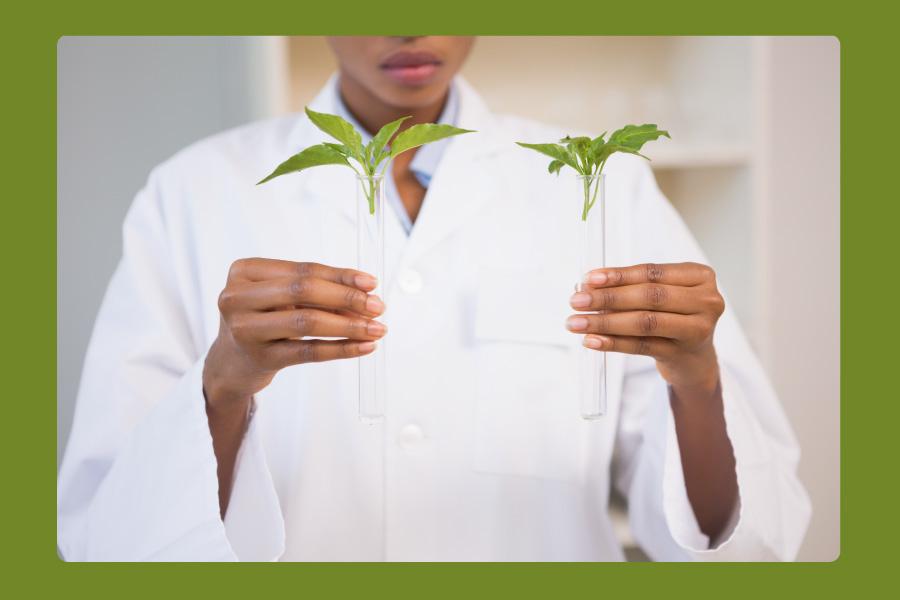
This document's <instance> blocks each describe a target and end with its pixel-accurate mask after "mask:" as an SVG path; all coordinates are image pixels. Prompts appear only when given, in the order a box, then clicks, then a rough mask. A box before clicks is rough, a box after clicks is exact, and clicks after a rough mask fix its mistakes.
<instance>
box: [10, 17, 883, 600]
mask: <svg viewBox="0 0 900 600" xmlns="http://www.w3.org/2000/svg"><path fill="white" fill-rule="evenodd" d="M356 4H358V5H361V4H363V3H356ZM504 4H505V3H504ZM610 4H611V3H598V2H590V3H588V2H581V1H578V2H568V3H565V4H564V5H556V6H552V7H548V6H547V5H546V4H543V5H535V6H534V8H531V9H525V8H520V9H519V10H518V12H516V13H515V14H514V15H513V14H511V13H510V12H509V11H510V10H512V9H511V8H502V9H501V8H498V7H487V6H486V4H485V3H484V2H483V0H482V1H481V2H472V1H471V0H462V1H458V2H453V3H452V4H451V3H445V4H444V5H442V6H440V7H436V6H434V5H431V4H430V3H410V2H402V1H401V2H394V3H393V5H392V7H391V9H390V14H387V12H388V11H387V9H385V5H384V4H379V5H377V6H378V10H379V11H380V12H381V13H382V14H380V15H379V16H377V17H375V18H370V17H368V16H365V15H364V14H363V13H362V12H358V13H356V14H355V15H354V14H352V13H351V9H350V7H349V6H348V3H346V2H344V3H342V4H341V6H340V9H339V11H338V12H339V14H340V19H341V22H338V21H337V19H336V18H335V17H334V15H333V14H330V13H333V12H336V11H337V9H336V8H334V7H336V5H334V4H331V3H323V4H320V5H316V6H310V5H308V4H307V3H299V2H292V3H289V2H278V3H263V4H259V5H250V6H247V5H243V6H242V5H235V4H232V5H231V6H227V5H226V4H225V3H216V4H213V3H209V4H208V6H200V5H197V6H192V5H190V6H189V5H188V4H186V3H185V2H183V0H182V1H181V2H172V1H171V0H163V1H161V2H156V3H154V4H153V5H140V8H139V9H136V8H135V7H134V6H132V5H128V4H124V3H121V2H110V1H105V2H78V3H70V4H67V5H65V6H61V7H50V6H47V5H43V4H36V5H31V6H28V7H26V6H25V5H24V4H17V5H15V6H14V7H12V8H7V9H6V10H5V11H4V12H5V13H6V19H4V20H5V22H6V24H7V28H8V29H9V30H11V31H12V33H8V34H7V35H6V36H4V37H3V38H2V40H0V44H2V49H3V53H2V55H3V57H4V58H3V61H4V66H5V67H6V68H5V69H4V70H5V72H6V78H5V79H6V81H5V85H4V88H6V89H5V91H6V93H5V94H4V98H3V104H4V107H5V108H6V110H5V111H4V112H5V114H6V116H7V119H6V122H5V125H6V129H7V131H8V133H7V135H6V136H4V138H5V142H6V143H5V144H4V154H5V155H6V156H7V157H8V160H7V163H9V162H12V164H13V166H14V167H13V168H7V169H4V171H5V172H6V174H7V182H8V183H7V186H8V189H9V188H10V187H11V189H10V190H9V191H8V194H7V198H6V200H7V201H6V205H7V207H8V210H10V212H11V214H8V217H7V219H5V220H4V223H5V225H6V227H5V229H6V232H5V233H6V235H4V236H3V241H2V244H3V250H4V255H5V257H6V259H7V260H6V261H5V262H6V265H7V266H8V267H9V269H8V270H7V273H6V277H5V279H6V284H5V286H4V289H5V290H6V292H7V293H6V294H4V296H5V298H4V300H5V306H6V308H7V310H6V314H7V319H6V327H5V328H4V329H5V330H6V332H7V335H6V336H5V339H6V341H7V348H8V350H7V355H14V357H15V358H13V359H12V361H11V362H12V364H11V365H9V367H10V368H9V369H8V370H6V369H5V371H6V375H7V376H6V377H5V379H6V381H7V384H11V385H10V386H9V388H8V389H7V394H5V396H6V409H7V410H6V415H7V420H6V423H7V427H6V431H7V434H6V435H5V436H4V438H5V440H6V442H5V450H6V452H5V457H6V460H5V463H6V465H7V469H8V470H9V472H10V474H11V477H9V478H8V483H7V485H6V486H5V487H6V499H7V500H8V502H9V504H8V509H7V526H6V528H5V529H6V535H4V539H5V541H6V543H5V544H4V545H5V546H6V550H5V554H7V555H8V560H7V572H8V573H14V575H13V579H12V580H11V581H10V583H13V581H15V579H20V578H21V581H22V582H24V581H26V580H27V582H28V589H29V591H30V592H31V593H29V595H31V594H34V595H37V594H38V593H40V592H44V591H47V592H52V591H57V592H60V593H63V594H65V593H73V592H75V590H79V591H81V590H85V591H88V593H91V594H96V595H99V596H103V595H107V594H109V595H116V596H118V595H121V594H129V595H130V594H133V593H135V592H138V593H139V592H143V591H147V592H159V593H170V594H171V593H175V594H176V595H180V594H178V592H181V591H188V590H190V591H194V590H196V591H201V590H203V591H212V592H232V593H235V592H236V593H241V592H250V591H251V590H257V591H262V590H266V591H268V590H269V589H272V584H276V585H277V586H278V587H283V589H284V590H285V591H287V592H288V593H290V592H292V591H294V590H296V591H297V592H298V593H300V594H302V593H304V592H307V593H309V592H313V593H315V592H317V591H321V592H323V595H327V596H337V595H343V593H350V592H358V593H361V594H365V595H376V596H377V595H381V594H382V593H383V594H384V595H388V594H389V595H395V594H397V595H400V594H404V592H405V593H421V594H426V595H428V596H441V595H448V596H449V595H458V594H465V595H469V594H476V595H482V593H484V592H488V591H493V592H495V593H497V594H501V593H502V594H504V595H508V594H510V593H514V592H530V593H533V594H536V595H537V594H540V595H542V596H549V595H553V596H559V595H568V593H572V594H574V593H577V592H587V593H597V594H598V595H605V594H609V593H610V592H613V591H622V592H626V593H629V594H634V595H637V597H640V596H641V595H643V594H644V593H653V592H658V593H667V594H669V593H673V592H676V591H678V590H683V591H684V592H686V593H689V594H696V595H703V596H705V595H713V594H716V595H719V594H723V593H724V594H730V593H733V592H734V591H737V590H738V589H739V590H740V591H741V592H749V593H761V594H765V595H773V594H774V595H776V596H781V595H782V593H783V592H787V591H788V590H789V589H793V588H795V586H796V589H797V591H801V590H802V592H801V593H805V594H814V593H817V592H831V593H841V592H862V593H865V590H866V588H867V587H869V586H868V585H867V584H869V585H871V584H874V583H875V581H876V580H877V579H880V577H878V576H879V575H881V574H883V573H884V574H885V575H887V573H889V572H890V571H887V570H886V569H884V568H883V566H887V565H886V563H887V559H888V557H889V556H890V554H889V553H888V549H887V543H886V541H887V540H888V539H889V538H888V536H889V535H890V534H891V533H892V531H891V529H892V528H891V527H890V525H889V524H890V523H891V522H893V520H894V519H893V518H892V517H893V513H892V511H891V510H890V508H889V507H888V505H887V500H888V498H889V497H890V496H889V492H888V491H887V490H885V491H884V492H882V493H879V492H880V491H881V489H882V488H886V487H887V485H881V482H882V481H889V479H887V478H886V477H885V473H884V472H883V471H884V470H886V469H885V467H886V465H884V464H881V461H882V460H885V459H886V458H887V457H889V456H891V454H890V453H891V452H892V451H893V448H891V447H889V445H888V443H889V440H890V439H891V436H890V435H889V434H888V432H887V431H886V429H887V426H888V425H889V424H892V423H893V422H894V419H893V418H892V417H893V416H895V415H896V404H897V402H896V400H895V399H894V400H891V399H890V398H891V397H894V398H895V397H896V394H891V393H890V390H891V389H892V387H893V386H890V385H889V384H888V383H887V381H886V378H884V377H883V376H881V374H882V373H885V372H889V369H890V367H892V366H893V364H892V363H893V362H894V361H893V360H891V359H892V358H893V356H892V353H891V351H890V348H889V347H888V344H890V342H891V341H892V338H893V336H892V335H891V334H892V333H893V332H894V331H895V330H896V329H897V326H896V324H895V323H894V322H893V320H892V319H890V318H888V319H884V318H880V319H878V320H879V323H878V325H876V324H875V319H876V317H875V315H876V314H877V313H878V312H881V311H878V310H877V307H878V305H877V304H876V302H877V299H880V298H883V297H884V295H882V294H873V295H869V294H866V295H863V294H862V293H860V292H861V291H862V290H863V289H865V288H863V286H865V285H867V282H878V283H877V286H878V287H877V289H879V290H881V289H885V288H886V289H887V290H888V291H890V290H892V289H893V287H894V283H893V281H891V280H892V279H893V273H892V271H891V270H890V269H889V268H885V266H888V265H890V264H891V263H893V262H895V261H891V262H890V263H887V264H886V265H882V264H881V260H880V259H881V257H890V256H896V255H897V252H896V250H895V251H894V252H893V253H892V252H891V251H890V245H889V244H890V242H891V237H890V236H889V234H888V231H887V227H888V226H889V224H891V223H894V222H897V219H896V217H897V208H896V203H895V202H890V201H888V200H893V199H894V198H893V197H894V196H895V194H896V193H895V192H891V191H890V190H891V188H887V187H885V186H884V185H883V179H882V178H881V177H879V176H878V174H881V173H889V172H890V170H889V167H888V165H887V161H888V157H889V156H891V153H890V152H889V151H888V150H889V147H888V143H889V142H888V141H887V140H888V139H889V137H890V132H889V130H888V127H889V124H890V119H889V115H890V113H889V112H888V110H889V109H890V108H893V107H894V106H895V105H896V98H897V96H896V95H895V94H894V93H893V91H894V88H895V87H896V84H895V83H894V79H895V77H892V76H891V71H894V70H895V69H896V67H895V66H894V65H895V64H896V59H891V58H889V57H891V56H896V47H891V46H889V44H890V42H889V40H892V39H893V38H894V35H892V34H893V33H894V32H893V31H889V30H888V27H889V23H891V22H892V19H890V18H889V17H888V15H887V14H886V11H884V12H882V11H879V9H878V8H876V6H877V5H876V4H875V3H874V2H857V3H855V5H854V13H853V15H845V14H841V13H840V12H838V11H837V10H832V9H828V8H825V7H824V6H823V5H821V4H818V5H808V6H803V7H789V6H787V5H786V3H785V2H783V1H782V2H772V1H769V0H765V1H761V2H755V3H748V4H744V5H736V4H731V3H724V2H717V3H712V2H709V3H706V2H704V3H699V2H681V3H672V2H665V3H664V2H658V3H657V2H641V3H633V4H630V5H627V6H624V5H620V6H611V5H610ZM704 5H705V6H704ZM507 6H508V7H511V6H512V4H511V3H510V4H508V5H507ZM565 9H568V10H567V11H566V10H565ZM438 11H440V13H443V14H441V15H440V17H438V16H437V15H438V14H439V13H438ZM250 13H253V14H250ZM438 19H440V23H439V24H438ZM316 22H318V23H322V24H323V25H314V23H316ZM422 28H424V29H426V30H427V29H434V30H435V31H432V32H431V33H442V34H447V33H457V34H472V33H475V34H492V35H503V34H509V35H513V34H515V35H602V34H616V35H648V34H650V35H676V34H679V35H690V34H716V35H806V34H808V35H835V36H837V37H838V38H839V40H840V42H841V71H842V73H841V101H842V110H841V133H842V135H841V139H843V140H844V146H843V148H850V149H851V151H842V153H841V172H842V182H846V183H842V197H843V198H846V199H849V200H850V202H849V203H847V204H845V205H846V206H850V207H851V208H856V206H858V205H863V204H862V203H856V202H854V200H856V199H857V198H862V199H864V201H865V204H864V205H865V206H871V204H872V201H873V200H876V201H877V200H881V199H882V198H884V200H885V201H884V202H881V203H880V205H879V206H878V207H877V208H878V210H877V211H875V210H869V211H865V212H863V211H860V210H854V211H852V212H851V211H850V210H846V211H844V210H842V215H841V218H842V221H841V223H842V234H841V241H842V256H841V261H842V263H844V264H846V265H847V266H848V269H847V273H848V275H851V274H852V277H849V276H845V277H844V278H843V279H844V281H845V282H846V283H842V288H844V287H845V288H846V289H847V291H848V292H849V293H848V294H846V295H845V297H844V298H843V303H842V304H843V306H842V310H841V312H842V315H841V317H842V320H841V321H840V323H841V334H842V335H841V337H840V341H841V344H842V347H843V348H846V349H847V350H848V351H847V352H842V374H843V375H844V377H843V378H842V379H843V383H842V392H843V391H844V390H847V391H850V392H851V394H849V395H848V396H844V395H843V394H842V397H846V398H848V399H849V401H850V402H851V410H849V411H847V412H846V413H845V412H844V411H843V410H842V411H841V413H842V414H841V418H842V428H841V432H842V463H843V465H844V468H843V469H842V470H843V473H842V506H843V507H844V508H846V509H847V510H842V554H841V557H840V558H839V559H838V560H837V561H835V562H833V563H817V564H802V565H782V566H773V565H750V564H746V565H745V564H734V565H727V566H718V567H716V566H694V567H691V566H685V565H654V566H652V567H640V566H635V565H636V564H635V563H631V565H632V566H629V565H628V564H626V565H624V566H619V565H584V566H582V565H540V566H537V565H536V566H529V565H458V566H444V565H417V566H403V565H385V566H381V565H348V566H343V565H290V566H284V567H281V568H278V569H277V571H273V572H269V573H265V574H263V573H261V572H260V571H258V570H256V569H257V567H250V568H253V569H254V573H253V574H252V575H250V576H249V577H247V576H246V575H247V574H244V573H242V572H240V574H239V571H237V570H227V571H224V570H223V571H212V570H210V571H205V569H217V568H220V567H215V566H202V565H174V566H165V567H159V568H160V569H162V570H163V571H164V573H160V574H159V575H157V574H156V573H154V574H153V576H152V577H149V578H148V577H146V574H145V575H144V577H141V578H140V579H138V578H136V577H135V575H137V571H136V570H135V569H140V568H145V567H135V566H124V565H122V566H120V565H115V566H111V565H102V566H100V565H86V566H79V565H74V564H73V565H68V564H66V563H63V562H62V561H60V560H59V559H58V558H56V557H55V556H54V555H53V554H52V553H51V552H52V551H51V550H50V548H49V547H48V546H49V545H48V544H47V541H48V539H47V538H49V537H50V535H49V531H47V532H45V531H44V530H45V528H46V529H48V530H49V527H50V524H49V519H48V518H47V517H48V513H49V506H45V500H44V498H45V497H44V496H43V493H40V494H37V495H36V498H34V500H36V501H33V498H32V494H31V493H30V490H31V489H32V488H34V489H39V490H45V489H46V487H47V482H46V480H44V479H43V477H42V476H41V477H39V476H38V474H41V475H42V473H43V471H42V468H48V470H49V469H50V466H49V463H50V462H51V461H52V459H51V458H50V454H51V451H50V449H49V444H48V447H47V448H46V449H44V447H43V442H44V441H45V440H46V441H49V439H50V438H49V434H48V433H46V431H47V428H46V427H45V426H44V425H42V424H43V423H46V422H47V421H48V420H49V414H50V411H51V407H52V405H53V403H51V402H50V401H49V399H50V398H51V397H53V396H54V394H53V393H52V392H51V389H55V385H54V381H53V378H52V377H49V375H48V373H49V372H50V371H49V369H48V368H46V367H45V363H44V360H47V361H48V362H49V360H50V354H51V353H50V348H49V346H48V344H46V340H48V339H52V336H51V335H50V331H49V330H50V326H49V319H46V315H48V314H51V313H52V311H51V301H50V298H52V297H54V295H53V294H52V293H51V286H52V283H51V281H52V278H51V277H50V276H49V271H50V268H49V267H50V264H51V261H54V260H55V243H54V240H53V238H52V237H51V236H52V235H53V234H52V232H51V228H50V227H49V223H50V222H51V221H52V216H51V215H52V210H53V206H54V203H52V202H50V200H49V199H50V198H51V197H52V195H53V191H52V188H53V178H50V177H47V175H46V170H47V168H46V166H45V161H44V160H42V158H38V157H43V156H44V155H46V154H47V153H48V152H49V148H50V147H52V146H54V145H55V134H54V132H55V93H54V91H55V85H56V76H55V74H56V41H57V40H58V39H59V37H60V36H62V35H112V34H115V35H149V34H174V35H187V34H190V35H205V34H208V35H235V34H247V35H281V34H302V33H305V34H316V35H319V34H323V33H324V34H328V33H341V34H360V33H372V32H373V30H374V29H381V30H387V31H388V32H391V31H397V30H398V29H407V30H409V29H422ZM863 119H866V122H865V123H864V122H863ZM866 125H869V127H868V128H867V129H868V131H870V132H871V133H869V132H867V133H865V134H863V135H854V134H855V133H856V132H862V131H864V130H865V129H864V127H865V126H866ZM885 130H888V132H887V133H885ZM836 140H837V137H836ZM857 140H860V141H862V143H861V144H859V145H858V144H856V143H854V142H855V141H857ZM863 144H864V145H863ZM842 150H843V149H842ZM856 150H858V151H856ZM9 159H11V161H10V160H9ZM845 190H852V195H851V194H847V193H844V192H845ZM881 205H884V206H881ZM872 217H876V218H875V219H873V218H872ZM873 221H874V222H873ZM13 225H14V226H13ZM45 267H46V268H47V271H44V270H43V269H44V268H45ZM85 268H89V265H88V266H86V267H85ZM881 279H887V281H886V282H884V283H882V282H881V281H880V280H881ZM12 292H20V293H22V294H27V295H28V302H27V303H25V302H22V301H21V300H18V298H17V297H16V296H18V294H13V293H12ZM813 292H815V291H814V290H813V291H811V293H813ZM887 298H888V307H889V308H893V307H892V304H893V302H891V299H892V298H893V295H892V294H887ZM45 299H46V300H45ZM873 300H874V301H873ZM22 304H25V311H24V312H25V314H24V315H23V316H19V313H20V312H21V309H19V310H16V311H15V312H13V307H16V308H18V307H19V306H21V305H22ZM873 309H874V310H873ZM859 313H862V314H865V315H869V316H867V317H863V318H860V317H858V316H857V315H858V314H859ZM888 314H890V313H888ZM14 315H15V316H14ZM879 316H880V315H879ZM844 318H846V319H848V320H847V321H844V320H843V319H844ZM884 322H887V323H888V324H887V327H885V325H884ZM45 323H46V324H45ZM829 325H830V324H824V323H823V326H825V327H827V326H829ZM835 341H836V343H837V342H838V338H837V336H836V338H835ZM893 355H894V356H895V355H896V351H894V352H893ZM10 388H11V389H10ZM885 391H887V392H888V393H885ZM876 403H877V405H876ZM857 404H858V405H859V406H858V407H857V406H855V405H857ZM876 406H877V407H876ZM853 409H856V410H853ZM876 411H877V412H876ZM867 413H873V414H877V417H876V418H874V419H873V418H872V417H870V416H868V414H867ZM855 414H866V416H865V417H862V416H860V417H855V418H854V416H853V415H855ZM845 417H847V418H845ZM45 455H46V456H45ZM31 484H34V485H33V486H32V485H31ZM882 563H885V564H884V565H883V564H882ZM246 568H248V567H238V569H246ZM648 568H649V569H652V570H653V571H652V572H653V575H655V576H652V577H648V575H649V573H643V572H641V573H638V572H637V571H633V572H632V570H633V569H648ZM451 569H452V571H450V570H451ZM695 569H702V571H698V570H695ZM204 571H205V573H204ZM242 575H243V576H242ZM448 575H452V576H451V577H448ZM26 578H27V579H26ZM885 578H886V577H885ZM138 582H139V583H138ZM51 588H52V589H51ZM135 588H137V589H135ZM736 588H737V589H736ZM888 589H890V588H888ZM376 590H377V591H376ZM707 590H708V592H707Z"/></svg>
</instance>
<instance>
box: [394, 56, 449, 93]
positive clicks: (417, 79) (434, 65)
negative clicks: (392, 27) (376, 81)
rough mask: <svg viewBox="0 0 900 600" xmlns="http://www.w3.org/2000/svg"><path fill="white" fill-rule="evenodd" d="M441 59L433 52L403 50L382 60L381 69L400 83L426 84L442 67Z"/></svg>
mask: <svg viewBox="0 0 900 600" xmlns="http://www.w3.org/2000/svg"><path fill="white" fill-rule="evenodd" d="M441 64H442V63H441V59H439V58H438V57H437V56H435V55H434V54H432V53H431V52H423V51H418V52H410V51H406V50H404V51H401V52H396V53H394V54H391V55H390V56H388V57H387V58H386V59H385V60H384V61H382V63H381V65H379V66H380V67H381V70H382V71H384V73H385V74H386V75H387V76H388V77H390V78H391V80H393V81H394V82H395V83H398V84H400V85H412V86H419V85H426V84H428V83H430V82H431V80H432V79H433V78H434V76H435V74H436V73H437V71H438V69H439V68H440V67H441Z"/></svg>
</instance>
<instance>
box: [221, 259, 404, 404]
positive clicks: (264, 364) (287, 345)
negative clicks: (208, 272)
mask: <svg viewBox="0 0 900 600" xmlns="http://www.w3.org/2000/svg"><path fill="white" fill-rule="evenodd" d="M376 285H377V283H376V281H375V279H374V278H373V277H372V276H370V275H368V274H366V273H362V272H360V271H354V270H352V269H337V268H334V267H328V266H325V265H320V264H316V263H296V262H288V261H281V260H272V259H263V258H250V259H243V260H238V261H236V262H235V263H234V264H233V265H232V266H231V269H230V271H229V273H228V280H227V283H226V284H225V288H224V289H223V290H222V293H221V294H219V312H220V315H221V317H220V320H219V335H218V337H217V338H216V340H215V342H213V344H212V346H211V348H210V351H209V354H208V355H207V359H206V365H205V368H204V372H203V382H204V389H205V390H206V394H207V401H208V402H209V403H210V404H213V405H215V404H221V403H227V402H234V401H242V400H245V399H247V398H249V397H250V396H252V395H253V394H255V393H256V392H258V391H260V390H261V389H263V388H264V387H266V386H267V385H269V383H270V382H271V381H272V378H273V377H274V376H275V374H276V373H277V372H278V371H280V370H281V369H283V368H285V367H289V366H291V365H297V364H301V363H307V362H321V361H327V360H334V359H338V358H354V357H357V356H362V355H364V354H368V353H370V352H372V351H373V350H374V349H375V343H374V341H375V340H378V339H379V338H381V337H382V336H383V335H384V334H385V333H386V331H387V329H386V328H385V326H384V325H383V324H381V323H379V322H378V321H375V320H373V319H374V318H375V317H377V316H378V315H380V314H381V313H383V312H384V303H382V301H381V299H380V298H378V297H377V296H373V295H369V294H367V293H366V290H372V289H374V288H375V286H376ZM307 336H316V337H329V338H332V337H333V338H340V339H336V340H304V339H303V338H304V337H307Z"/></svg>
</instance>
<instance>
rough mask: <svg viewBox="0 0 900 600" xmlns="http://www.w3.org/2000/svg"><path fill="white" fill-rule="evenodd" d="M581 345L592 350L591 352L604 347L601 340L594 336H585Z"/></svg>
mask: <svg viewBox="0 0 900 600" xmlns="http://www.w3.org/2000/svg"><path fill="white" fill-rule="evenodd" d="M581 344H582V345H583V346H584V347H585V348H590V349H591V350H599V349H600V348H602V347H603V342H602V341H601V340H600V338H598V337H595V336H592V335H586V336H584V339H583V340H582V341H581Z"/></svg>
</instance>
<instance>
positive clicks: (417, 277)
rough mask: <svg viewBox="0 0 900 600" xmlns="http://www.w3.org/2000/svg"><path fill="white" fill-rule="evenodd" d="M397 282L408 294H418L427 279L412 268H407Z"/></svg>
mask: <svg viewBox="0 0 900 600" xmlns="http://www.w3.org/2000/svg"><path fill="white" fill-rule="evenodd" d="M397 283H398V285H399V286H400V289H401V290H403V291H404V292H406V293H407V294H418V293H419V292H421V291H422V288H423V287H425V280H424V279H422V275H421V274H419V272H418V271H413V270H412V269H406V270H405V271H403V272H402V273H400V277H399V279H398V280H397Z"/></svg>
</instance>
